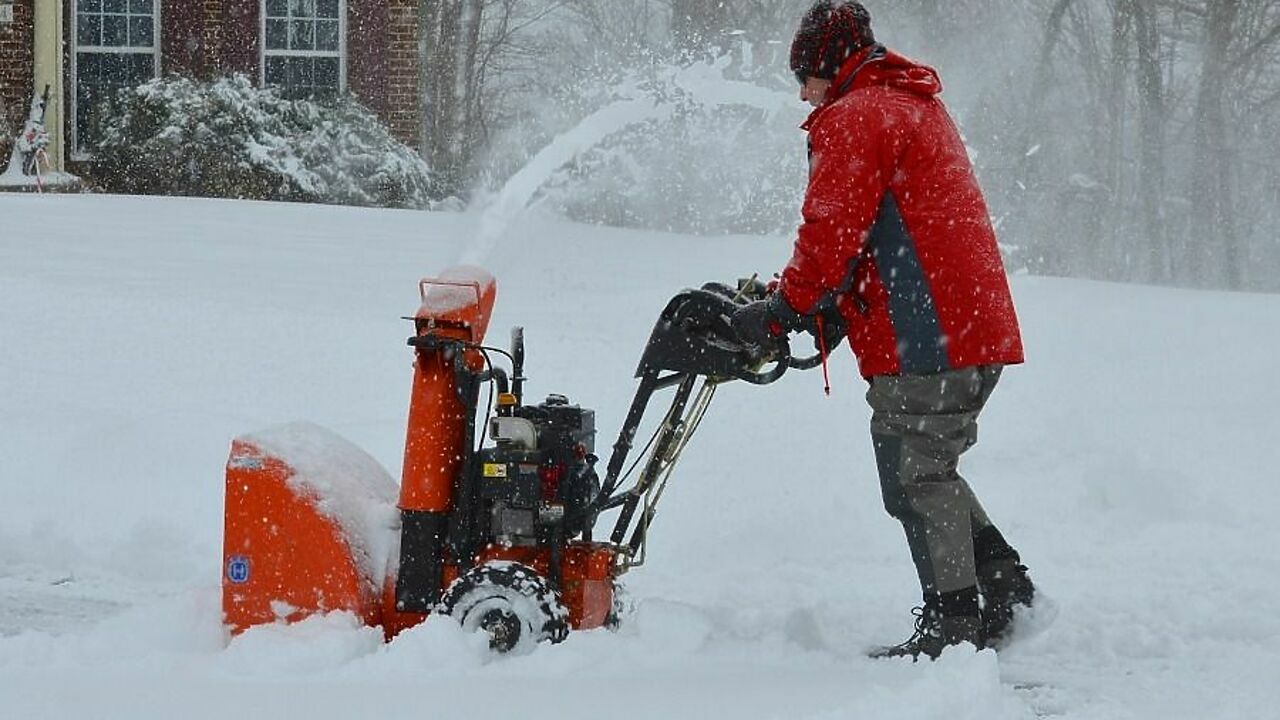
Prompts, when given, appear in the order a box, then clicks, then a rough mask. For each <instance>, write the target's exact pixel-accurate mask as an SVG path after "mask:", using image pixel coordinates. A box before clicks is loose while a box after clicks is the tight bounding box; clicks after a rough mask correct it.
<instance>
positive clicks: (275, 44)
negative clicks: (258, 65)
mask: <svg viewBox="0 0 1280 720" xmlns="http://www.w3.org/2000/svg"><path fill="white" fill-rule="evenodd" d="M267 49H268V50H288V49H289V21H288V20H268V21H267Z"/></svg>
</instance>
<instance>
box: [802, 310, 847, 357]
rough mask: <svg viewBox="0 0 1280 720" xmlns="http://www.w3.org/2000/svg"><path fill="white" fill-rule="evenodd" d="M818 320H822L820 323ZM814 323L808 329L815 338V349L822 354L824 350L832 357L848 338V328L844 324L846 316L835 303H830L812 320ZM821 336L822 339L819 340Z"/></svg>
mask: <svg viewBox="0 0 1280 720" xmlns="http://www.w3.org/2000/svg"><path fill="white" fill-rule="evenodd" d="M817 318H822V322H821V323H819V322H818V321H817ZM806 319H808V320H813V323H812V324H811V325H810V327H809V328H808V330H809V334H810V335H812V336H813V349H814V350H817V351H818V352H822V351H823V350H824V349H825V350H826V351H827V354H828V355H830V354H831V353H832V352H834V351H835V349H836V348H838V347H840V343H842V342H844V339H845V337H847V336H848V328H846V327H845V324H844V316H843V315H841V314H840V310H839V308H837V307H836V306H835V303H828V304H827V305H826V306H825V307H823V309H822V311H821V312H819V313H818V314H817V315H815V316H813V317H812V318H806ZM819 335H821V338H819Z"/></svg>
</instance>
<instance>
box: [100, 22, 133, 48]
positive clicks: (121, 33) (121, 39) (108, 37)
mask: <svg viewBox="0 0 1280 720" xmlns="http://www.w3.org/2000/svg"><path fill="white" fill-rule="evenodd" d="M128 43H129V17H128V16H127V15H103V16H102V44H103V45H106V46H108V47H124V46H125V45H127V44H128Z"/></svg>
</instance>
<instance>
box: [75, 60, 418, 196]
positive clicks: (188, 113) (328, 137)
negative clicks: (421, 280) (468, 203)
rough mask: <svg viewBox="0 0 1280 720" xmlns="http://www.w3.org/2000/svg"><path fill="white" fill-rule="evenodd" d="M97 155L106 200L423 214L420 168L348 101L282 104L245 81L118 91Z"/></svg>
mask: <svg viewBox="0 0 1280 720" xmlns="http://www.w3.org/2000/svg"><path fill="white" fill-rule="evenodd" d="M121 100H122V102H121V112H120V115H119V117H118V118H116V119H114V121H113V122H111V123H110V127H109V128H108V129H107V130H106V132H105V133H104V137H103V139H102V141H101V142H100V143H99V144H98V146H97V147H96V148H95V152H94V177H95V180H96V181H97V182H98V183H99V184H100V185H101V186H102V187H103V188H104V189H106V190H108V191H111V192H120V193H131V194H154V195H194V196H203V197H225V198H246V199H257V200H289V201H301V202H322V203H334V204H342V205H364V206H372V207H411V208H420V207H426V206H427V205H428V204H429V203H430V201H431V197H432V185H431V174H430V170H429V168H428V167H427V166H426V164H425V163H424V162H423V160H422V159H421V158H420V157H419V156H418V155H417V153H415V152H414V151H413V149H411V148H409V147H407V146H405V145H404V144H402V143H400V142H399V141H397V140H396V139H395V138H394V137H392V136H391V134H390V132H388V131H387V129H386V128H385V127H384V126H383V125H382V124H381V123H380V122H379V120H378V118H377V117H376V116H374V115H373V113H371V112H370V111H369V110H367V109H365V108H364V107H363V106H361V105H360V104H359V103H357V102H356V101H355V100H353V99H351V98H349V97H339V98H335V99H331V100H325V101H310V100H287V99H285V98H282V97H281V96H280V95H279V93H277V92H276V91H275V90H272V89H262V88H257V87H254V86H253V84H252V83H250V82H249V80H248V79H247V78H245V77H244V76H243V75H237V76H233V77H228V78H222V79H219V80H216V81H213V82H195V81H192V80H189V79H186V78H161V79H157V80H153V81H151V82H149V83H147V84H145V85H142V86H140V87H138V88H135V89H132V90H128V91H125V94H124V96H123V97H122V98H121Z"/></svg>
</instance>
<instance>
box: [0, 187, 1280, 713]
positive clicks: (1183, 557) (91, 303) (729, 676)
mask: <svg viewBox="0 0 1280 720" xmlns="http://www.w3.org/2000/svg"><path fill="white" fill-rule="evenodd" d="M0 217H2V218H3V219H4V226H3V230H2V231H0V407H2V408H3V409H2V410H0V717H4V718H130V719H139V718H167V717H184V718H219V719H221V720H225V719H226V718H228V717H235V716H241V717H272V718H292V717H297V718H307V719H309V720H325V719H327V718H353V717H361V718H364V717H368V718H399V717H406V718H407V717H413V718H425V717H441V718H488V717H493V718H498V717H504V718H552V717H555V718H593V719H597V718H605V717H607V718H615V717H616V718H651V717H662V718H685V717H690V718H693V717H697V718H721V717H723V718H744V719H745V718H788V719H789V718H823V719H827V718H893V719H894V720H907V719H909V718H948V719H949V720H959V719H962V718H975V719H977V718H981V719H982V720H993V719H995V718H1032V717H1036V716H1053V717H1062V718H1090V719H1101V718H1160V719H1161V720H1165V719H1171V718H1194V719H1196V720H1202V719H1203V718H1236V717H1247V718H1264V717H1265V718H1275V717H1280V709H1277V708H1280V689H1277V685H1276V684H1275V678H1276V676H1277V673H1278V672H1280V616H1277V614H1276V613H1275V612H1274V611H1273V608H1272V607H1271V606H1272V605H1273V604H1274V602H1275V600H1276V598H1277V597H1280V579H1278V578H1280V559H1277V553H1276V552H1275V548H1276V547H1278V546H1280V529H1278V527H1277V523H1276V517H1277V513H1278V512H1280V507H1278V501H1280V488H1277V486H1276V484H1275V480H1276V477H1277V472H1276V470H1275V467H1274V465H1275V461H1274V448H1275V446H1276V438H1275V434H1276V430H1277V427H1280V425H1278V424H1277V421H1276V419H1275V414H1274V413H1275V408H1278V407H1280V386H1278V384H1277V383H1276V381H1275V368H1274V365H1275V358H1276V357H1277V355H1280V340H1277V339H1276V334H1275V329H1276V328H1280V297H1274V296H1259V295H1243V294H1220V293H1198V292H1184V291H1176V290H1167V289H1154V288H1145V287H1133V286H1122V285H1107V284H1100V283H1091V282H1082V281H1069V280H1055V279H1042V278H1031V277H1018V278H1015V279H1014V282H1013V286H1014V294H1015V298H1016V300H1017V303H1018V307H1019V311H1020V313H1021V317H1022V320H1023V323H1024V334H1025V339H1026V344H1027V349H1028V355H1029V360H1030V362H1029V363H1028V364H1027V365H1025V366H1023V367H1019V368H1014V369H1011V370H1010V371H1008V372H1007V373H1006V374H1005V377H1004V379H1003V380H1002V385H1001V387H1000V388H999V389H998V390H997V391H996V394H995V396H994V398H993V400H992V403H991V405H990V407H989V409H988V411H987V413H986V414H985V416H984V418H983V424H982V425H983V441H982V442H981V443H980V444H979V446H978V447H977V449H975V450H974V451H973V452H972V453H971V454H970V455H969V456H966V460H965V465H964V470H965V473H966V475H967V476H968V477H969V479H970V480H971V482H972V483H973V484H974V486H975V487H976V488H977V489H978V491H979V493H980V494H981V495H982V497H983V499H984V500H985V502H986V504H987V507H988V509H989V510H990V511H991V514H992V515H993V517H995V518H996V519H997V520H998V521H999V522H1000V523H1001V524H1002V526H1003V527H1004V528H1005V532H1006V534H1007V535H1008V536H1009V537H1010V539H1011V540H1012V541H1013V542H1014V543H1015V544H1016V545H1018V547H1019V548H1020V549H1021V550H1022V551H1023V554H1024V559H1025V560H1026V561H1027V562H1028V564H1029V565H1030V566H1031V568H1032V571H1033V575H1034V577H1035V578H1036V580H1037V581H1038V582H1039V583H1040V584H1041V586H1042V588H1043V590H1044V592H1045V593H1047V594H1048V595H1050V596H1052V598H1053V599H1054V600H1055V602H1056V605H1057V608H1058V615H1057V618H1056V621H1055V622H1053V623H1052V624H1051V625H1049V626H1047V627H1044V628H1041V629H1040V632H1039V633H1038V634H1035V635H1033V636H1030V637H1026V638H1024V639H1023V640H1022V641H1021V642H1019V643H1018V644H1017V645H1015V646H1014V647H1013V648H1011V649H1009V650H1008V651H1007V652H1005V653H1003V654H1001V655H1000V656H999V657H997V656H996V655H995V654H994V653H992V652H984V653H980V654H975V653H973V652H968V651H960V650H956V651H951V652H949V653H947V654H946V655H944V657H943V658H942V659H941V660H940V661H939V662H936V663H921V664H917V665H913V664H912V663H910V662H908V661H893V662H884V661H881V662H873V661H870V660H867V659H865V658H864V657H863V656H862V651H863V650H864V649H865V648H866V647H868V646H870V645H872V644H875V643H881V642H896V641H899V640H902V639H903V638H905V637H906V635H907V634H908V633H909V631H910V620H911V616H910V615H909V613H908V609H909V608H910V607H911V605H912V604H913V602H914V601H915V600H916V589H915V581H914V578H913V573H912V568H911V564H910V562H909V559H908V556H907V551H906V548H905V542H904V541H903V539H902V537H901V531H900V530H899V528H898V527H897V526H896V524H895V523H894V522H893V521H892V520H891V519H890V518H888V517H887V516H885V515H884V513H883V510H882V509H881V507H880V500H879V496H878V484H877V481H876V477H875V471H874V463H873V460H872V454H871V447H870V442H869V440H868V438H867V427H866V426H867V418H868V412H867V410H866V409H865V407H864V403H863V401H862V399H861V392H862V390H863V387H864V386H863V383H862V382H861V381H860V380H859V379H858V378H857V377H856V373H855V371H854V368H853V363H852V360H851V358H849V357H847V350H842V351H841V355H840V357H839V358H838V359H837V361H836V362H835V365H834V367H833V373H834V385H835V390H834V394H833V396H832V397H831V398H826V397H824V396H823V395H822V389H821V380H820V378H819V376H818V374H817V373H816V372H811V373H794V374H791V375H789V376H788V377H786V378H784V379H783V380H782V381H781V382H779V383H778V384H776V385H773V386H770V387H768V388H756V387H748V386H745V385H733V386H728V387H726V388H723V389H722V390H721V391H720V393H719V394H718V395H717V397H716V402H715V403H714V405H713V406H712V408H711V412H710V413H709V415H708V417H707V419H706V422H705V423H704V424H703V429H702V430H701V432H700V433H699V436H698V437H697V438H695V440H694V442H693V443H692V444H691V445H690V447H689V448H688V450H687V451H686V452H685V455H684V459H683V461H682V463H681V466H680V467H679V468H678V470H677V473H676V476H675V478H674V480H673V484H672V487H671V488H670V489H669V490H668V494H667V496H666V497H665V498H664V507H663V510H662V513H661V514H660V515H659V517H658V520H657V524H656V525H655V527H654V532H653V535H652V544H651V548H650V555H649V562H648V564H647V565H646V566H645V567H643V568H641V569H639V570H637V571H635V572H634V573H632V574H631V575H629V576H628V586H629V588H630V590H631V593H632V595H633V596H634V597H635V598H636V600H637V602H638V609H637V611H636V616H635V618H634V621H633V622H632V623H631V624H630V625H629V626H627V627H625V628H624V629H623V630H622V631H620V632H618V633H610V632H607V631H599V632H590V633H579V634H575V635H573V636H571V637H570V638H569V640H568V641H567V642H565V643H564V644H562V645H558V646H545V647H542V648H540V649H539V650H538V651H537V652H535V653H533V654H532V655H529V656H526V657H518V658H503V659H495V658H492V657H490V656H489V655H488V654H487V650H486V649H485V648H484V646H483V642H482V641H480V638H478V637H475V636H467V635H463V634H462V633H461V632H460V631H459V630H458V629H457V628H455V627H454V626H453V625H452V624H451V623H450V622H449V621H447V620H444V619H439V620H436V619H433V620H431V621H428V622H427V623H426V624H424V625H423V626H421V627H419V628H417V629H415V630H412V631H410V632H409V633H407V634H405V635H403V636H402V637H401V638H400V639H398V640H397V641H396V642H394V643H392V644H390V645H386V646H384V645H383V644H382V643H381V642H380V640H379V634H378V633H377V632H376V631H372V630H369V629H363V628H359V627H357V626H355V625H354V623H353V622H352V621H351V620H350V619H349V618H345V617H341V616H333V617H328V618H318V619H314V620H311V621H308V622H305V623H302V624H300V625H297V626H292V627H266V628H261V629H257V630H254V631H250V632H249V633H247V634H245V635H244V636H242V637H240V638H238V639H236V640H235V641H233V642H231V643H230V644H228V643H227V641H226V638H225V635H224V633H223V631H222V629H221V627H220V622H219V605H218V603H219V595H218V583H219V577H220V569H221V567H220V560H221V556H220V550H221V548H220V543H221V521H222V507H221V493H222V479H223V478H222V472H223V465H224V463H225V461H226V454H227V450H228V446H229V442H230V440H231V438H232V437H234V436H235V435H238V434H241V433H244V432H247V431H253V430H257V429H260V428H263V427H266V426H271V425H274V424H277V423H281V422H286V421H290V420H294V419H307V420H311V421H313V422H316V423H318V424H321V425H324V426H326V427H329V428H331V429H333V430H335V431H336V432H338V433H340V434H342V435H344V436H345V437H347V438H349V439H351V440H352V441H353V442H355V443H356V444H358V445H360V446H361V447H363V448H365V449H366V450H368V451H369V452H370V453H372V454H373V455H374V457H376V458H377V459H379V460H380V461H381V462H382V463H383V464H384V465H385V466H386V467H387V468H388V470H389V471H390V472H391V473H392V475H393V476H394V475H398V473H399V468H400V452H401V443H402V441H403V433H404V419H405V414H406V410H407V402H408V389H409V380H410V362H411V358H410V352H409V350H408V348H406V346H405V344H404V339H405V338H406V337H407V336H408V334H409V332H410V326H409V324H408V323H406V322H405V321H403V320H401V319H400V317H401V316H403V315H407V314H411V313H412V312H413V311H414V310H415V309H416V307H417V301H418V298H417V285H416V282H417V280H418V278H419V277H421V276H425V275H431V274H433V273H435V272H438V271H439V270H441V269H443V268H444V267H446V266H448V265H451V264H453V263H455V262H457V261H458V260H460V259H462V258H467V259H469V260H479V261H480V262H481V263H482V264H484V265H485V266H486V267H488V268H489V269H490V270H491V271H492V272H493V273H494V274H495V275H496V277H497V278H498V282H499V297H498V304H497V308H496V313H495V317H494V320H493V324H492V326H491V328H492V330H491V333H490V334H491V338H495V339H499V340H500V339H502V338H505V337H506V331H507V328H509V327H510V326H511V325H515V324H521V325H523V326H524V327H525V328H526V338H527V342H528V350H529V361H528V366H527V370H528V373H529V375H530V376H531V377H532V380H531V382H530V384H529V386H528V391H529V393H530V395H531V396H533V397H536V396H539V395H541V394H543V393H548V392H560V393H565V394H568V395H569V396H570V397H571V399H572V400H574V401H576V402H580V403H582V404H583V405H585V406H587V407H594V408H595V409H596V410H597V423H598V426H599V427H600V429H601V434H600V437H599V438H598V441H597V442H598V446H599V447H601V448H607V447H608V445H609V444H611V443H612V441H613V433H615V432H616V428H617V427H618V426H619V424H620V423H621V421H622V415H623V413H624V412H625V409H626V406H627V404H628V403H629V401H630V398H631V394H632V392H633V389H634V381H633V380H632V371H633V370H634V367H635V362H636V360H637V358H638V356H639V352H640V349H641V347H642V346H643V343H644V342H645V339H646V338H647V336H648V333H649V330H650V327H651V324H652V322H653V320H654V319H655V318H656V315H657V313H658V311H659V310H660V309H661V307H662V306H663V304H664V303H665V301H666V300H667V299H668V298H669V297H670V296H671V295H672V294H673V293H674V292H676V291H677V290H679V289H681V288H682V287H685V286H689V285H695V284H699V283H701V282H703V281H707V280H731V279H732V278H734V277H737V276H739V275H745V274H749V273H750V272H752V271H760V272H762V273H769V272H772V271H774V270H776V269H778V268H779V267H780V266H781V264H782V263H783V262H784V261H785V259H786V258H787V256H788V253H789V241H788V239H787V238H774V239H761V238H696V237H684V236H675V235H662V234H656V233H642V232H631V231H620V230H610V229H602V228H596V227H584V226H577V225H571V224H565V223H561V222H557V221H553V220H550V219H545V218H540V217H538V216H536V215H529V216H523V217H519V218H515V221H514V222H509V223H506V224H501V223H500V227H499V228H498V230H497V231H495V230H494V226H493V224H492V218H489V219H488V220H482V217H481V216H478V215H465V214H424V213H415V212H396V211H370V210H358V209H349V208H330V207H315V206H290V205H268V204H255V203H235V202H224V201H202V200H188V199H164V198H146V199H143V198H112V197H102V196H63V197H51V196H0ZM482 225H484V226H485V229H484V231H483V233H482V232H481V226H482ZM495 232H496V234H495ZM478 237H482V239H483V241H484V242H483V243H482V245H481V250H482V252H479V253H478V252H477V245H476V240H477V238H478ZM476 255H482V257H476ZM1268 678H1270V680H1268Z"/></svg>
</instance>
